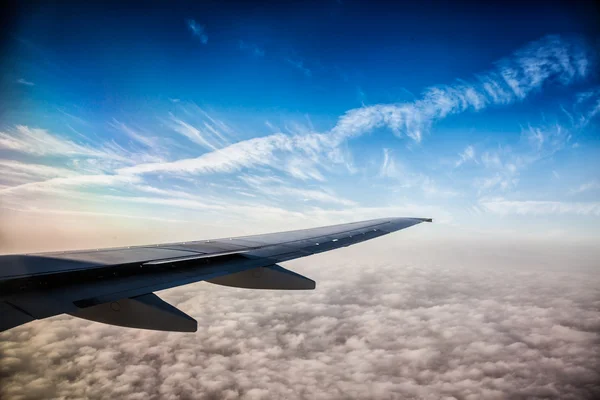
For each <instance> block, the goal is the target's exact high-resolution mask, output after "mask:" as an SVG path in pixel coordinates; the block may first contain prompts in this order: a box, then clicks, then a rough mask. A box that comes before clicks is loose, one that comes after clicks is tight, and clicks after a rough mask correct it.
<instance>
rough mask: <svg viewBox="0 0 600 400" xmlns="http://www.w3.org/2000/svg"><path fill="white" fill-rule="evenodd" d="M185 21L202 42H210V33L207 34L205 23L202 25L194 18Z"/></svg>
mask: <svg viewBox="0 0 600 400" xmlns="http://www.w3.org/2000/svg"><path fill="white" fill-rule="evenodd" d="M185 22H186V24H187V27H188V29H189V30H190V31H191V32H192V35H193V36H195V37H197V38H198V39H199V40H200V42H201V43H202V44H207V43H208V35H207V34H206V30H205V28H204V26H203V25H200V24H199V23H197V22H196V21H194V20H193V19H188V20H186V21H185Z"/></svg>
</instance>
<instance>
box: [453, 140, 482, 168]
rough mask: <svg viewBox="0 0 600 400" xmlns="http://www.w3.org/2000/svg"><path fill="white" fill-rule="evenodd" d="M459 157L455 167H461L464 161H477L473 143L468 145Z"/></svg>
mask: <svg viewBox="0 0 600 400" xmlns="http://www.w3.org/2000/svg"><path fill="white" fill-rule="evenodd" d="M458 157H459V158H458V160H457V161H456V163H455V164H454V166H455V167H460V166H461V165H463V164H464V163H466V162H468V161H474V162H477V160H476V159H475V148H474V147H473V146H471V145H469V146H467V147H466V148H465V149H464V150H463V152H462V153H460V154H459V155H458Z"/></svg>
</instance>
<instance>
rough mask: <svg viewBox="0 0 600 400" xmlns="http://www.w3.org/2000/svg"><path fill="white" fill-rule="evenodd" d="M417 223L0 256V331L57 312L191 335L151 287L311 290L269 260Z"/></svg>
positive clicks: (390, 221) (191, 327)
mask: <svg viewBox="0 0 600 400" xmlns="http://www.w3.org/2000/svg"><path fill="white" fill-rule="evenodd" d="M421 222H431V219H426V218H382V219H375V220H369V221H362V222H354V223H349V224H341V225H333V226H327V227H321V228H313V229H303V230H296V231H288V232H280V233H271V234H265V235H253V236H241V237H232V238H223V239H214V240H201V241H193V242H181V243H165V244H156V245H148V246H131V247H121V248H108V249H95V250H81V251H66V252H53V253H36V254H18V255H4V256H0V316H1V318H0V332H1V331H4V330H6V329H10V328H12V327H15V326H18V325H22V324H24V323H27V322H29V321H33V320H35V319H42V318H48V317H51V316H54V315H58V314H63V313H67V314H70V315H73V316H75V317H79V318H85V319H89V320H93V321H98V322H103V323H107V324H112V325H119V326H126V327H132V328H141V329H153V330H164V331H179V332H194V331H196V329H197V323H196V321H195V320H194V319H193V318H192V317H190V316H188V315H186V314H185V313H183V312H182V311H180V310H178V309H177V308H175V307H173V306H171V305H170V304H168V303H166V302H164V301H163V300H161V299H160V298H159V297H158V296H156V295H155V294H154V293H153V292H154V291H157V290H163V289H168V288H172V287H175V286H180V285H185V284H188V283H192V282H198V281H206V282H210V283H213V284H218V285H224V286H232V287H240V288H249V289H280V290H302V289H314V288H315V282H314V281H312V280H311V279H308V278H306V277H304V276H302V275H299V274H296V273H295V272H292V271H289V270H287V269H285V268H283V267H281V266H279V265H277V263H280V262H284V261H288V260H292V259H295V258H300V257H305V256H308V255H312V254H317V253H322V252H324V251H329V250H333V249H337V248H340V247H346V246H350V245H352V244H355V243H359V242H363V241H365V240H369V239H373V238H376V237H378V236H382V235H386V234H388V233H391V232H394V231H398V230H400V229H404V228H408V227H410V226H413V225H416V224H419V223H421Z"/></svg>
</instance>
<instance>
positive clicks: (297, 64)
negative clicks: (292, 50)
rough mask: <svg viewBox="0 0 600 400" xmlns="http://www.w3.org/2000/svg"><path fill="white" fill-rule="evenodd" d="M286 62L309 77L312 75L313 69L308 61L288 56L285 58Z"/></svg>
mask: <svg viewBox="0 0 600 400" xmlns="http://www.w3.org/2000/svg"><path fill="white" fill-rule="evenodd" d="M285 62H287V63H288V64H290V65H291V66H292V67H294V68H295V69H297V70H298V71H300V72H302V73H303V74H304V75H305V76H307V77H309V78H310V77H311V76H312V71H311V70H310V69H309V68H308V67H307V66H306V63H305V62H304V61H302V60H300V59H297V58H290V57H287V58H286V59H285Z"/></svg>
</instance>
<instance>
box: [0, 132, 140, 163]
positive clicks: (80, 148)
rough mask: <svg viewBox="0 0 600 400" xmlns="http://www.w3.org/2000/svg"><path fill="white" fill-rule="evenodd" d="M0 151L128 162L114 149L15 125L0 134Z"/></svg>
mask: <svg viewBox="0 0 600 400" xmlns="http://www.w3.org/2000/svg"><path fill="white" fill-rule="evenodd" d="M0 149H6V150H11V151H15V152H20V153H25V154H31V155H36V156H42V155H60V156H69V157H75V156H84V157H94V158H111V159H115V160H120V161H125V160H127V161H129V160H128V159H127V158H126V157H125V156H124V155H123V154H120V152H118V151H115V149H114V148H108V147H104V148H100V149H95V148H94V147H92V146H89V145H83V144H78V143H75V142H73V141H71V140H68V139H64V138H61V137H59V136H57V135H53V134H51V133H50V132H48V131H47V130H45V129H39V128H30V127H28V126H24V125H17V126H16V127H15V128H14V129H13V130H11V131H7V132H0Z"/></svg>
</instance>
